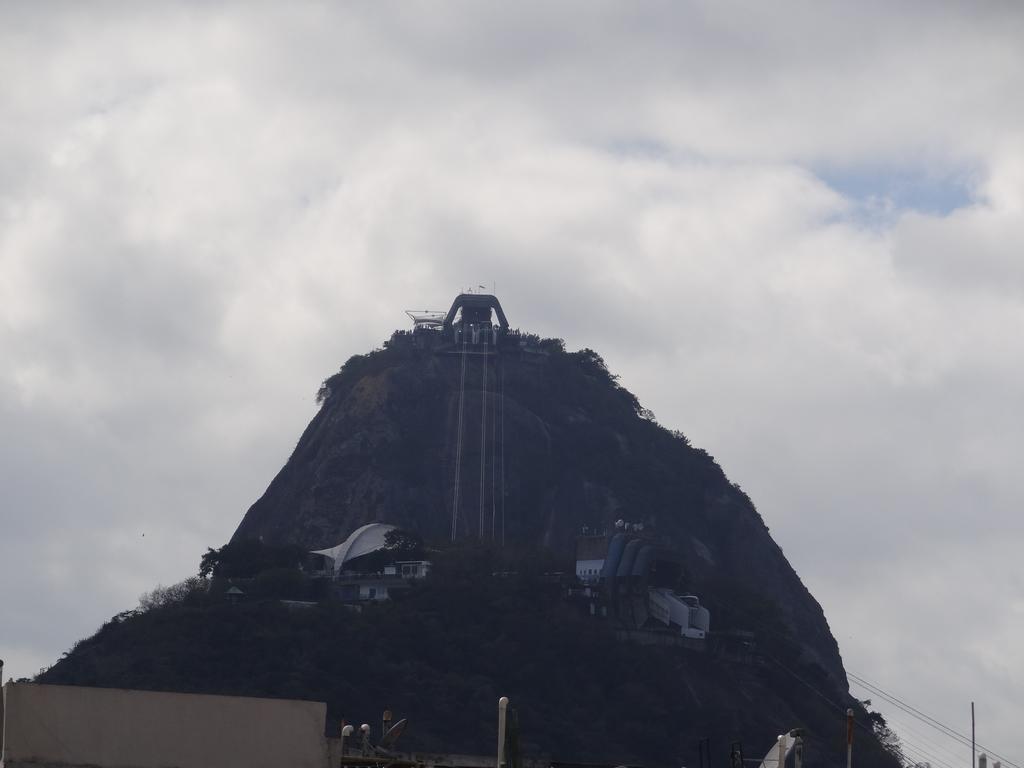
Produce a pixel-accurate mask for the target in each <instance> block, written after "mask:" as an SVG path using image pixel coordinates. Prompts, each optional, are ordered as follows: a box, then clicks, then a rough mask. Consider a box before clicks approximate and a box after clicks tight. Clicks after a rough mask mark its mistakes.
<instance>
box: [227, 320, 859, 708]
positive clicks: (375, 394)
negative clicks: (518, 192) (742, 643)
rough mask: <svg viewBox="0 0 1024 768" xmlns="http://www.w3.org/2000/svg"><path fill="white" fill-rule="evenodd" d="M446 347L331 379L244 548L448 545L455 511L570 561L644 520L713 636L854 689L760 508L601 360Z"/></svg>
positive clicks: (417, 339) (433, 342) (542, 347)
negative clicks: (589, 538) (751, 631)
mask: <svg viewBox="0 0 1024 768" xmlns="http://www.w3.org/2000/svg"><path fill="white" fill-rule="evenodd" d="M439 342H440V334H438V333H436V332H426V333H416V334H413V333H405V332H396V333H395V334H394V335H393V336H392V338H391V339H390V340H389V341H388V342H387V343H386V344H385V346H384V347H383V348H382V349H380V350H377V351H374V352H372V353H370V354H367V355H361V356H356V357H353V358H351V359H350V360H349V361H348V362H347V363H346V364H345V365H344V366H343V367H342V368H341V370H340V371H339V372H338V373H337V374H335V375H333V376H331V377H330V378H328V379H327V380H326V381H325V382H324V385H323V388H322V389H321V391H320V396H321V400H322V404H321V408H320V410H319V412H318V413H317V414H316V416H315V417H314V418H313V420H312V422H311V423H310V424H309V426H308V427H307V429H306V430H305V432H304V433H303V435H302V437H301V439H300V440H299V442H298V445H297V446H296V448H295V452H294V453H293V454H292V456H291V458H290V459H289V460H288V462H287V463H286V464H285V466H284V468H283V469H282V470H281V471H280V473H279V474H278V475H277V477H275V478H274V480H273V482H271V484H270V487H269V488H268V489H267V491H266V492H265V493H264V495H263V496H262V497H261V498H260V499H259V500H258V501H257V502H256V503H255V504H253V505H252V507H251V508H250V509H249V511H248V512H247V513H246V515H245V517H244V519H243V520H242V522H241V524H240V525H239V527H238V529H237V531H236V532H235V534H234V539H236V540H237V539H243V538H257V537H262V538H263V539H264V540H265V541H267V542H275V543H298V544H302V545H304V546H306V547H309V548H311V549H312V548H321V547H327V546H331V545H334V544H337V543H338V542H340V541H342V540H343V539H344V538H345V537H346V536H347V535H348V534H349V533H350V532H351V531H352V530H354V529H355V528H356V527H358V526H360V525H362V524H364V523H367V522H374V521H381V522H389V523H394V524H396V525H399V526H401V527H404V528H408V529H412V530H414V531H417V532H419V533H420V534H421V535H422V536H423V537H424V538H425V539H427V540H428V541H446V540H448V539H450V538H451V533H452V528H453V510H454V518H455V520H454V528H455V532H456V536H457V537H458V538H460V539H464V538H468V539H476V538H479V539H483V540H495V541H498V542H501V541H504V542H505V543H507V544H509V545H529V546H536V547H545V548H548V549H550V550H552V551H553V552H555V553H556V554H559V555H561V556H563V557H564V558H565V560H566V561H567V562H568V561H569V559H570V558H571V556H572V551H573V546H574V542H575V537H576V535H577V534H578V533H579V531H580V530H581V529H582V528H584V527H587V528H589V529H591V530H595V529H597V530H608V529H610V528H612V526H613V525H614V522H615V521H616V520H618V519H625V520H628V521H632V522H642V523H643V524H644V526H645V531H646V532H647V534H648V535H652V534H653V536H654V537H655V538H656V539H658V540H660V541H661V542H662V543H664V544H665V545H666V546H669V547H671V548H673V549H675V550H676V551H678V552H680V553H682V555H683V560H684V563H685V568H686V572H687V575H688V577H689V579H690V585H691V588H692V589H693V590H695V591H698V592H699V593H700V594H701V596H702V598H703V599H704V600H705V601H706V602H708V604H709V605H711V606H712V608H716V609H717V610H716V611H715V621H716V626H718V627H720V628H721V627H723V626H731V627H735V628H752V627H753V626H754V625H755V624H756V625H759V626H764V625H765V623H768V624H770V625H773V626H774V625H778V627H779V630H780V631H781V632H783V633H785V634H786V635H787V636H788V637H787V641H789V642H791V643H793V644H795V646H796V647H797V648H798V649H799V657H800V661H801V663H805V664H809V665H811V666H812V667H814V668H816V669H817V670H818V671H820V672H821V673H822V675H823V676H824V677H827V678H828V679H829V680H830V682H831V684H832V685H834V686H835V687H836V688H837V689H840V690H842V691H845V690H846V687H847V684H846V677H845V673H844V671H843V667H842V662H841V660H840V658H839V652H838V647H837V645H836V642H835V640H834V638H833V637H832V635H831V633H830V631H829V628H828V625H827V623H826V621H825V617H824V614H823V612H822V610H821V607H820V606H819V605H818V603H817V601H815V599H814V598H813V597H812V596H811V594H810V593H809V592H808V591H807V589H806V588H805V587H804V586H803V584H802V582H801V581H800V579H799V578H798V576H797V575H796V573H795V572H794V571H793V569H792V567H791V566H790V565H789V563H788V561H787V560H786V558H785V557H784V555H783V553H782V551H781V550H780V549H779V547H778V546H777V545H776V544H775V542H774V541H773V540H772V538H771V536H770V535H769V533H768V529H767V528H766V526H765V525H764V522H763V521H762V519H761V517H760V515H759V514H758V513H757V511H756V510H755V508H754V506H753V504H752V503H751V501H750V499H749V498H747V496H746V495H745V494H744V493H743V492H742V491H740V490H739V488H738V487H737V486H735V485H734V484H732V483H730V482H729V480H728V478H727V477H726V476H725V474H724V472H723V471H722V469H721V468H720V467H719V466H718V464H717V463H716V462H715V461H714V459H712V458H711V457H710V456H709V455H708V454H707V453H706V452H705V451H702V450H700V449H698V448H694V447H692V446H691V445H690V444H689V442H688V441H687V440H686V438H685V437H684V436H683V435H682V434H680V433H678V432H670V431H669V430H667V429H665V428H663V427H661V426H660V425H658V424H657V423H655V422H654V421H653V418H652V417H651V415H650V414H649V412H647V411H645V410H644V409H643V408H642V407H641V405H640V404H639V402H638V401H637V399H636V397H634V396H633V395H632V394H631V393H630V392H628V391H627V390H625V389H624V388H622V387H620V386H619V385H618V384H617V382H616V377H615V376H613V375H612V374H611V373H610V372H609V371H608V369H607V368H606V366H605V364H604V362H603V360H602V359H601V358H600V357H599V356H598V355H597V354H596V353H595V352H593V351H591V350H582V351H579V352H567V351H565V349H564V346H563V345H562V343H561V342H560V341H558V340H550V339H548V340H542V339H538V338H537V337H532V336H528V335H519V334H511V335H510V336H508V337H507V338H505V339H504V341H503V343H502V344H501V345H500V346H499V349H498V350H497V351H496V352H492V353H491V354H482V353H479V354H474V353H471V352H472V350H470V352H467V351H466V350H464V349H463V348H460V347H458V346H452V345H445V344H443V343H439ZM477 351H478V352H479V349H477ZM694 407H699V404H694ZM456 479H457V481H456Z"/></svg>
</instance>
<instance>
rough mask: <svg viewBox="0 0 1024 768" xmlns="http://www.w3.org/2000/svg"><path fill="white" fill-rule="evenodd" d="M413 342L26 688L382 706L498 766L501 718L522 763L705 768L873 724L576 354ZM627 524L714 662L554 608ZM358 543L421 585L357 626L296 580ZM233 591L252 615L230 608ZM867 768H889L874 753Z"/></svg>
mask: <svg viewBox="0 0 1024 768" xmlns="http://www.w3.org/2000/svg"><path fill="white" fill-rule="evenodd" d="M429 338H430V337H429V336H423V335H420V334H411V333H404V332H396V333H395V335H394V336H392V338H391V339H390V340H389V341H388V343H387V344H385V346H384V347H383V348H382V349H379V350H376V351H374V352H372V353H370V354H367V355H358V356H355V357H353V358H351V359H350V360H349V361H348V362H347V363H346V364H345V365H344V366H343V367H342V369H341V370H340V371H339V372H338V373H336V374H335V375H333V376H331V377H330V378H328V379H327V380H326V381H325V382H324V384H323V386H322V387H321V389H320V391H319V393H318V401H319V410H318V412H317V414H316V415H315V416H314V418H313V420H312V421H311V423H310V424H309V426H308V427H307V428H306V430H305V431H304V433H303V435H302V436H301V438H300V440H299V442H298V445H297V446H296V448H295V451H294V453H293V454H292V456H291V457H290V459H289V460H288V462H287V463H286V465H285V466H284V467H283V468H282V470H281V471H280V472H279V473H278V475H277V477H275V478H274V480H273V481H272V482H271V484H270V486H269V487H268V488H267V490H266V492H265V493H264V494H263V496H262V497H261V498H260V499H259V500H257V502H256V503H255V504H253V506H252V507H251V508H250V509H249V511H248V512H247V513H246V515H245V517H244V519H243V520H242V522H241V524H240V525H239V527H238V530H237V531H236V533H235V535H234V537H233V538H232V540H231V541H230V542H229V543H228V544H226V545H224V546H222V547H220V548H217V549H210V550H208V551H207V553H206V554H205V555H204V556H203V558H202V562H201V567H200V573H201V575H202V576H203V577H204V578H203V579H202V580H200V581H197V582H192V583H191V584H190V585H186V586H185V587H182V588H179V589H170V590H165V591H163V592H158V593H154V594H153V595H151V596H149V597H148V598H147V600H146V601H145V606H144V607H145V608H146V609H147V610H142V611H138V612H131V613H128V614H122V615H121V616H119V617H115V619H113V620H112V621H111V622H109V623H108V624H106V625H105V626H104V627H103V628H102V629H101V630H100V631H99V632H98V633H97V634H96V635H95V636H94V637H92V638H89V639H87V640H84V641H82V642H80V643H79V644H78V645H77V646H76V647H75V648H74V649H73V650H72V651H71V652H69V653H68V654H66V655H65V657H64V658H62V659H61V660H60V661H59V662H58V663H57V664H55V665H54V666H53V667H52V668H51V669H50V670H49V671H47V672H46V673H45V674H43V675H42V676H41V678H40V679H41V680H43V681H46V682H58V683H71V684H81V685H102V686H119V687H140V688H152V689H162V690H182V691H205V692H214V693H236V694H253V695H268V696H284V697H296V698H306V699H315V700H324V701H327V702H328V705H329V711H330V714H331V717H332V718H333V719H334V721H335V722H336V721H338V720H340V718H342V717H345V718H347V719H348V720H349V721H360V722H362V721H366V722H371V723H374V722H376V721H377V720H376V719H377V717H378V716H379V712H380V711H381V710H382V709H383V708H384V707H385V706H387V707H390V708H392V709H394V710H395V711H396V713H397V714H398V715H399V716H407V717H409V718H410V722H411V725H410V730H409V732H408V734H407V737H406V739H407V742H406V744H405V746H407V747H416V748H419V749H424V750H447V751H467V752H468V751H478V752H487V751H489V750H490V749H491V745H492V743H493V740H494V726H493V719H494V707H495V702H496V700H497V697H498V696H501V695H507V696H510V697H511V698H512V699H513V702H514V704H515V706H516V707H517V708H518V710H519V714H520V723H521V726H522V731H523V736H524V748H525V750H526V751H527V752H528V753H533V754H549V755H552V756H554V757H558V758H562V759H577V760H582V759H593V760H596V761H602V762H611V761H627V760H630V761H641V762H645V763H649V764H652V765H665V766H668V765H672V766H679V765H697V743H698V741H699V740H700V739H703V738H710V739H711V742H712V748H713V751H714V753H715V754H716V755H718V757H716V765H724V764H725V763H724V761H725V758H726V756H727V754H728V745H729V744H730V743H731V742H732V741H733V740H736V739H742V740H743V744H744V749H745V750H746V756H747V757H760V756H762V755H763V753H764V751H765V750H766V749H767V747H768V745H769V744H770V743H771V741H772V740H773V739H774V738H775V735H776V734H778V733H780V732H781V731H783V730H787V729H789V728H793V727H804V728H805V729H806V730H807V734H808V752H807V760H808V764H809V765H822V766H833V765H839V764H840V762H841V760H842V756H843V738H844V730H843V728H844V723H843V712H844V711H845V708H846V707H847V706H851V705H853V706H855V708H856V709H857V712H858V716H859V717H862V718H863V719H864V722H865V726H866V727H867V728H868V729H869V730H870V729H871V728H872V727H875V726H873V724H872V722H871V721H869V720H868V715H867V713H866V712H864V711H863V710H862V709H861V708H859V706H858V705H856V704H855V703H854V702H853V700H852V698H851V697H850V696H849V693H848V688H847V681H846V675H845V672H844V670H843V666H842V661H841V659H840V657H839V652H838V646H837V644H836V642H835V639H834V638H833V637H832V635H831V632H830V631H829V628H828V624H827V623H826V621H825V617H824V614H823V612H822V610H821V607H820V606H819V605H818V603H817V602H816V601H815V600H814V598H813V597H812V596H811V595H810V593H809V592H808V591H807V590H806V588H805V587H804V585H803V584H802V583H801V581H800V579H799V578H798V577H797V575H796V573H795V572H794V571H793V569H792V568H791V566H790V565H789V563H788V562H787V561H786V558H785V557H784V555H783V554H782V551H781V549H779V547H778V546H777V545H776V544H775V542H774V541H773V540H772V539H771V536H770V535H769V533H768V529H767V527H766V526H765V525H764V522H763V521H762V519H761V517H760V515H759V514H758V513H757V511H756V510H755V508H754V506H753V504H752V503H751V501H750V499H749V498H747V496H746V495H745V494H744V493H743V492H742V491H740V490H739V488H738V486H736V485H734V484H733V483H731V482H730V481H729V480H728V478H726V476H725V474H724V473H723V471H722V470H721V468H720V467H719V466H718V464H717V463H716V462H715V461H714V459H712V458H711V457H710V456H709V455H708V454H707V453H706V452H705V451H702V450H700V449H698V448H695V447H693V446H691V445H690V444H689V442H688V441H687V440H686V438H685V437H683V436H682V434H681V433H679V432H672V431H669V430H667V429H665V428H663V427H662V426H660V425H659V424H658V423H657V422H656V421H655V420H654V418H653V415H652V414H651V413H650V412H649V411H647V410H645V409H644V408H643V407H642V406H641V404H640V402H639V401H638V400H637V398H636V397H635V396H634V395H633V394H632V393H630V392H629V391H627V390H626V389H625V388H623V387H622V386H621V385H620V384H619V383H618V381H617V379H616V377H615V376H614V375H612V374H611V373H610V372H609V370H608V369H607V367H606V365H605V363H604V361H603V360H602V359H601V357H600V356H599V355H597V353H595V352H593V351H591V350H582V351H579V352H568V351H566V350H565V348H564V345H563V344H562V343H561V342H560V341H558V340H550V339H548V340H543V339H539V338H537V337H534V336H528V335H525V334H523V335H520V334H511V335H510V336H509V337H507V338H506V339H504V340H503V344H502V347H501V351H500V354H499V355H497V356H484V355H477V356H464V355H461V354H458V350H454V353H453V350H451V349H448V350H444V349H438V346H437V344H436V343H433V342H430V343H427V342H428V341H429ZM425 340H427V341H425ZM693 407H694V408H697V407H700V404H697V403H694V404H693ZM768 460H771V458H770V455H766V461H768ZM456 478H458V479H456ZM456 499H458V500H459V501H458V506H457V514H456V516H455V517H456V525H457V529H458V532H459V536H458V539H459V541H458V542H456V543H455V544H452V542H451V541H450V538H451V528H452V512H453V506H454V505H455V500H456ZM619 519H625V520H628V521H631V522H636V523H643V526H644V536H645V537H648V538H650V539H651V541H652V542H653V543H655V544H656V545H657V546H659V547H662V548H664V549H668V550H672V551H673V552H675V553H677V554H678V556H679V558H680V559H681V561H682V563H683V574H684V576H683V578H684V582H683V585H684V586H685V587H686V589H688V590H689V591H692V592H693V593H695V594H697V595H699V596H700V599H701V602H702V604H704V605H705V606H707V607H708V608H709V609H710V611H711V616H712V619H711V622H712V642H710V643H709V645H710V649H709V650H708V651H706V652H700V651H695V650H690V649H684V648H680V647H673V646H664V647H661V646H650V645H643V646H641V645H636V644H631V643H627V642H623V641H622V640H621V639H616V636H615V631H614V630H615V625H614V623H613V622H612V621H608V620H601V619H600V618H597V617H592V616H589V615H585V614H584V613H583V612H581V610H580V606H579V605H575V604H573V603H571V602H569V601H567V600H566V596H565V581H564V579H561V580H560V579H559V578H557V577H555V576H552V574H554V573H559V572H560V573H569V574H571V573H572V572H573V567H574V564H573V558H574V555H573V552H574V544H575V540H576V536H577V534H578V533H579V532H580V530H581V529H583V528H586V529H588V530H591V531H594V530H605V531H608V530H612V528H613V526H614V523H615V521H616V520H619ZM368 522H387V523H393V524H395V525H398V526H400V528H401V529H402V533H401V534H400V535H396V536H394V537H392V540H391V541H389V546H391V547H394V548H396V549H397V550H399V551H407V552H410V553H412V552H415V553H416V554H417V555H418V554H420V553H421V552H422V551H424V550H425V551H426V554H427V555H428V556H429V558H430V559H431V560H433V561H434V562H435V566H436V567H435V570H434V572H433V573H432V575H431V576H430V578H428V579H427V580H426V581H425V582H424V583H421V584H419V585H417V587H416V588H414V589H411V590H409V591H408V592H407V593H405V594H403V595H402V596H401V598H400V599H397V600H395V602H392V603H386V604H375V605H368V606H366V607H365V610H364V611H363V612H362V613H354V612H352V611H351V610H350V609H349V608H347V607H345V606H343V605H341V604H340V603H337V602H334V601H332V600H330V599H327V598H328V595H329V591H330V590H329V589H328V585H327V583H326V582H325V581H324V580H321V579H310V578H307V577H306V576H305V575H303V574H302V573H301V572H300V571H299V570H298V569H297V568H296V565H297V564H298V563H299V562H300V561H301V559H302V556H303V553H304V552H306V551H308V550H313V549H321V548H326V547H330V546H333V545H335V544H338V543H339V542H341V541H342V540H343V539H345V537H346V536H347V535H348V534H349V533H351V532H352V531H353V530H355V529H356V528H357V527H359V526H360V525H363V524H365V523H368ZM495 540H497V541H502V540H504V542H505V546H504V547H498V546H496V544H495ZM421 548H422V549H421ZM496 574H500V575H496ZM545 574H546V575H545ZM232 583H234V584H235V585H240V586H241V587H242V591H243V592H244V595H243V596H241V597H239V596H238V595H237V594H236V595H233V596H231V597H230V599H229V597H228V596H227V595H225V594H224V593H225V589H226V587H227V586H228V585H229V584H232ZM280 600H304V601H314V602H316V604H315V605H312V606H310V607H305V608H296V607H295V606H294V605H293V606H291V607H287V606H286V605H285V604H282V603H281V602H280ZM730 632H739V633H743V632H746V633H752V637H753V641H754V645H755V649H756V653H755V654H752V655H750V656H749V657H748V658H745V659H740V658H736V657H735V656H730V655H729V654H728V653H724V652H721V650H722V646H720V645H717V644H716V642H715V641H714V639H715V633H718V635H719V636H720V637H728V636H729V633H730ZM738 636H744V637H745V636H746V635H737V634H733V635H732V637H734V638H735V637H738ZM858 765H859V766H861V767H862V768H876V767H877V768H892V766H894V765H895V762H894V759H893V758H892V757H891V755H890V753H889V752H886V751H884V750H883V749H882V748H881V747H880V746H879V743H878V742H877V740H875V739H873V738H871V737H870V736H867V738H866V741H865V743H864V744H863V745H862V747H861V749H860V751H859V759H858Z"/></svg>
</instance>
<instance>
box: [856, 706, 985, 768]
mask: <svg viewBox="0 0 1024 768" xmlns="http://www.w3.org/2000/svg"><path fill="white" fill-rule="evenodd" d="M846 768H853V709H848V710H846ZM971 768H973V766H972V767H971Z"/></svg>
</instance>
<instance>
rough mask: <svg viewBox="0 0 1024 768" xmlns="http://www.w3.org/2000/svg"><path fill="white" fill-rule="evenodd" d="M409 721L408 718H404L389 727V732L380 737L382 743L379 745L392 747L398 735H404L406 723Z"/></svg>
mask: <svg viewBox="0 0 1024 768" xmlns="http://www.w3.org/2000/svg"><path fill="white" fill-rule="evenodd" d="M407 722H408V719H407V718H404V717H403V718H402V719H401V720H399V721H398V722H397V723H395V724H394V725H392V726H391V727H390V728H388V730H387V733H385V734H384V735H383V736H381V737H380V743H379V744H378V745H377V746H379V747H382V748H384V749H390V748H391V747H393V746H394V745H395V742H396V741H398V737H399V736H401V735H402V732H403V731H404V730H405V724H406V723H407Z"/></svg>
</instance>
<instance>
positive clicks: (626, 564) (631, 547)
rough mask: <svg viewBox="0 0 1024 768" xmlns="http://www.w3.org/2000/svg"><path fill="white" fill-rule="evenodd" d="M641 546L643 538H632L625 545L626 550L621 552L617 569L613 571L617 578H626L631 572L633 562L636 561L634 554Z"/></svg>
mask: <svg viewBox="0 0 1024 768" xmlns="http://www.w3.org/2000/svg"><path fill="white" fill-rule="evenodd" d="M642 546H644V540H643V539H633V540H632V541H631V542H629V544H627V545H626V551H625V552H623V553H622V560H620V561H619V569H618V570H617V571H616V572H615V575H616V576H617V577H618V578H620V579H624V578H627V577H628V576H629V575H630V574H631V573H632V572H633V563H634V562H636V555H637V553H638V552H639V551H640V548H641V547H642Z"/></svg>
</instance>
